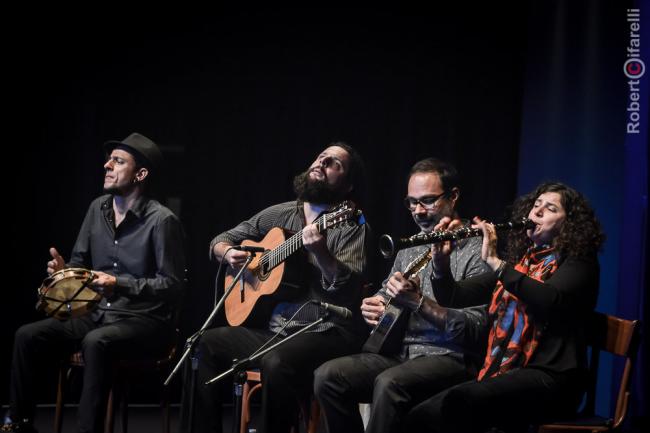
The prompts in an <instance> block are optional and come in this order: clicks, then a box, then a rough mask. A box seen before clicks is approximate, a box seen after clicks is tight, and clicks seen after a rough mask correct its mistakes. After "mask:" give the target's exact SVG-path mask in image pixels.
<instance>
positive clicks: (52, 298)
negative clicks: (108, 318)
mask: <svg viewBox="0 0 650 433" xmlns="http://www.w3.org/2000/svg"><path fill="white" fill-rule="evenodd" d="M94 278H95V274H93V272H92V271H89V270H88V269H83V268H67V269H61V270H60V271H57V272H55V273H53V274H52V275H50V276H49V277H47V278H46V279H45V280H43V284H41V287H39V288H38V302H37V303H36V309H37V310H39V311H44V312H45V314H47V315H48V316H50V317H55V318H57V319H59V320H64V319H69V318H71V317H78V316H82V315H84V314H86V313H88V312H89V311H92V310H93V309H94V308H95V307H96V306H97V304H98V303H99V301H100V300H101V299H102V295H101V294H99V293H98V292H96V291H95V290H92V289H91V288H90V287H88V285H89V284H90V282H91V281H92V280H93V279H94Z"/></svg>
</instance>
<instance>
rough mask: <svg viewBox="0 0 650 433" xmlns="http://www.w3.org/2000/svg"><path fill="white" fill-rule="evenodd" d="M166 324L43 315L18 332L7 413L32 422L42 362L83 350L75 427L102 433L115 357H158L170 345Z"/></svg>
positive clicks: (141, 318) (46, 362)
mask: <svg viewBox="0 0 650 433" xmlns="http://www.w3.org/2000/svg"><path fill="white" fill-rule="evenodd" d="M170 335H171V334H170V328H169V327H168V326H167V325H165V324H163V323H162V322H160V321H157V320H155V319H151V318H143V317H128V318H125V319H121V320H119V321H116V322H113V323H110V324H107V325H104V324H102V323H95V322H94V321H93V320H92V319H91V318H90V317H89V316H83V317H78V318H74V319H70V320H67V321H59V320H57V319H52V318H50V319H44V320H41V321H38V322H34V323H30V324H27V325H24V326H22V327H20V328H19V329H18V331H16V338H15V341H14V350H13V359H12V364H11V405H10V415H11V418H12V419H13V420H14V421H21V420H23V419H29V420H32V419H33V417H34V408H35V404H34V395H35V390H36V388H35V387H36V385H37V384H38V383H39V380H38V379H39V378H38V375H37V374H36V373H38V372H39V371H42V370H43V368H42V366H43V365H45V364H51V363H52V362H56V360H57V359H63V358H64V357H65V356H66V355H69V354H70V353H72V352H74V351H76V350H79V349H81V351H82V353H83V357H84V362H85V367H84V373H83V385H82V391H81V400H80V402H79V419H78V423H79V431H80V432H82V433H86V432H102V431H103V419H104V417H103V415H104V413H105V411H106V400H107V397H108V386H109V384H110V379H111V374H112V368H111V361H112V360H113V359H130V358H139V357H140V358H141V357H143V356H157V355H161V354H162V353H164V351H165V350H166V349H167V348H168V345H169V341H170V340H169V339H170Z"/></svg>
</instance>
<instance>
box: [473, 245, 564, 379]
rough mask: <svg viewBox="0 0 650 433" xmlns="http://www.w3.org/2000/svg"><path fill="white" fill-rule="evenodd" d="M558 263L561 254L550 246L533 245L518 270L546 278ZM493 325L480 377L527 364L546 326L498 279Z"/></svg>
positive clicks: (493, 296) (491, 309)
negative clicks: (558, 255)
mask: <svg viewBox="0 0 650 433" xmlns="http://www.w3.org/2000/svg"><path fill="white" fill-rule="evenodd" d="M557 267H558V258H557V256H556V254H555V251H554V249H553V248H550V247H548V246H544V247H538V248H537V249H533V248H531V249H529V250H528V251H527V252H526V254H525V255H524V257H523V258H522V259H521V261H520V262H519V263H518V264H517V265H516V266H515V270H517V271H519V272H521V273H522V274H525V275H527V276H529V277H530V278H534V279H535V280H537V281H545V280H546V279H547V278H549V277H550V276H551V275H552V274H553V272H555V270H556V269H557ZM488 317H489V318H490V320H491V321H492V328H491V329H490V333H489V335H488V348H487V354H486V355H485V361H484V363H483V368H482V369H481V371H480V372H479V374H478V380H482V379H483V378H484V377H493V376H497V375H499V374H501V373H504V372H506V371H508V370H510V369H512V368H514V367H519V366H525V365H526V364H527V363H528V361H529V360H530V358H531V357H532V355H533V353H534V352H535V349H536V348H537V344H538V343H539V339H540V337H541V335H542V329H541V327H540V326H538V324H537V323H535V320H534V319H533V318H532V317H531V314H530V313H529V312H528V311H527V305H526V304H525V303H524V302H522V301H521V300H519V299H518V298H517V297H516V296H515V295H513V294H511V293H509V292H508V291H507V290H506V289H505V288H504V287H503V284H502V283H501V281H498V282H497V286H496V289H495V291H494V293H493V294H492V302H491V303H490V308H489V310H488Z"/></svg>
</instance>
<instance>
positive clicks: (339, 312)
mask: <svg viewBox="0 0 650 433" xmlns="http://www.w3.org/2000/svg"><path fill="white" fill-rule="evenodd" d="M311 302H312V303H314V304H316V305H320V306H321V307H322V308H324V309H325V311H328V312H330V313H332V314H334V315H335V316H339V317H341V318H343V319H351V318H352V311H350V310H348V309H347V308H345V307H339V306H338V305H332V304H328V303H327V302H321V301H316V300H314V301H311Z"/></svg>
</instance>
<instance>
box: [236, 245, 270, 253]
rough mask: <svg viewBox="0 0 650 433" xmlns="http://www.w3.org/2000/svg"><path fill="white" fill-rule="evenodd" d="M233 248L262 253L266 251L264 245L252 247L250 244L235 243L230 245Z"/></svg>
mask: <svg viewBox="0 0 650 433" xmlns="http://www.w3.org/2000/svg"><path fill="white" fill-rule="evenodd" d="M231 248H232V249H233V250H238V251H246V252H249V253H263V252H264V251H266V249H265V248H264V247H253V246H250V245H235V246H232V247H231Z"/></svg>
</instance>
